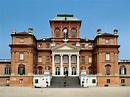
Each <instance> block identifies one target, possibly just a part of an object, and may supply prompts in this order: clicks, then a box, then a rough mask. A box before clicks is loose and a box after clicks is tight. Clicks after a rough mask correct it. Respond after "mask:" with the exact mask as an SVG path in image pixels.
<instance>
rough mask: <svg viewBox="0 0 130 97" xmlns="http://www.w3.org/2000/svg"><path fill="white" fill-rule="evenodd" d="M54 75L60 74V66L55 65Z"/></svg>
mask: <svg viewBox="0 0 130 97" xmlns="http://www.w3.org/2000/svg"><path fill="white" fill-rule="evenodd" d="M55 75H60V68H59V67H56V71H55Z"/></svg>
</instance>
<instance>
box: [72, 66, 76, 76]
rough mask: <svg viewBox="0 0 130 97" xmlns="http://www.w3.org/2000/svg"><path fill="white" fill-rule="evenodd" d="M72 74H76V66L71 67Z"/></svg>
mask: <svg viewBox="0 0 130 97" xmlns="http://www.w3.org/2000/svg"><path fill="white" fill-rule="evenodd" d="M72 75H76V67H72Z"/></svg>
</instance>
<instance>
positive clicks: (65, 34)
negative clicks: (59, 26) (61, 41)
mask: <svg viewBox="0 0 130 97" xmlns="http://www.w3.org/2000/svg"><path fill="white" fill-rule="evenodd" d="M68 32H69V31H68V29H67V28H64V30H63V33H64V38H65V39H66V38H68Z"/></svg>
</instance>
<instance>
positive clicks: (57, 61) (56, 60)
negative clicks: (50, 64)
mask: <svg viewBox="0 0 130 97" xmlns="http://www.w3.org/2000/svg"><path fill="white" fill-rule="evenodd" d="M55 62H56V63H60V56H58V55H56V56H55Z"/></svg>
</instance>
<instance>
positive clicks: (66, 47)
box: [52, 43, 79, 51]
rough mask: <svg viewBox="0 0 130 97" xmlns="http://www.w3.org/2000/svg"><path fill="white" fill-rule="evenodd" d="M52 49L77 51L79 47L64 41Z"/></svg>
mask: <svg viewBox="0 0 130 97" xmlns="http://www.w3.org/2000/svg"><path fill="white" fill-rule="evenodd" d="M52 51H79V47H76V46H73V45H71V44H68V43H64V44H61V45H58V46H56V47H53V48H52Z"/></svg>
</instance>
